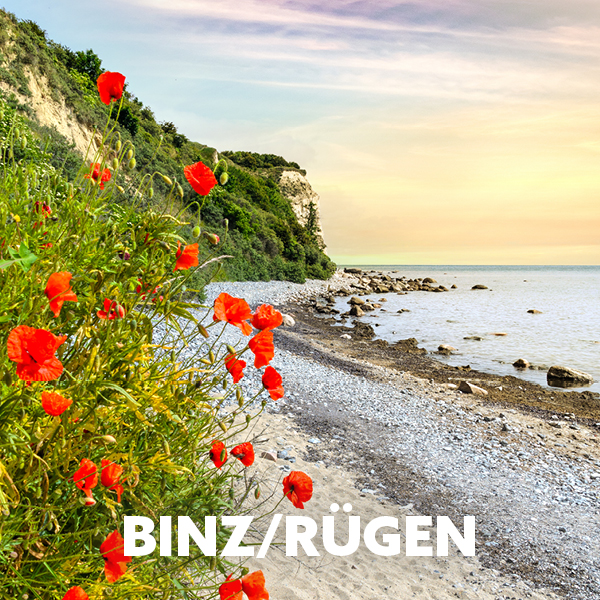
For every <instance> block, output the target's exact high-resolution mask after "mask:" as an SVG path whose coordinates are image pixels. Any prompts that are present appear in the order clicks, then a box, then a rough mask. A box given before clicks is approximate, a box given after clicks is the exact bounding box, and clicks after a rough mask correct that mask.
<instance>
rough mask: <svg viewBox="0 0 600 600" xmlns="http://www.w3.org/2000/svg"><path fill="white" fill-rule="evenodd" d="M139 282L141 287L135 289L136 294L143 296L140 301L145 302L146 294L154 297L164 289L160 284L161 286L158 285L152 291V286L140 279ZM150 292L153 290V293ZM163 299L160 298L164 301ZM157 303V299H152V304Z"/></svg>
mask: <svg viewBox="0 0 600 600" xmlns="http://www.w3.org/2000/svg"><path fill="white" fill-rule="evenodd" d="M138 281H139V282H140V285H138V286H137V287H136V288H135V293H136V294H142V295H141V296H140V300H145V299H146V294H150V296H154V295H155V294H157V293H158V290H159V289H160V288H161V287H162V285H160V284H159V285H157V286H156V287H155V288H154V290H152V286H151V285H146V284H145V283H144V282H143V281H142V280H141V279H140V278H139V277H138ZM144 288H145V289H144ZM150 290H152V291H150ZM142 292H143V293H142ZM162 299H163V297H162V296H160V300H162ZM155 301H156V298H152V302H155Z"/></svg>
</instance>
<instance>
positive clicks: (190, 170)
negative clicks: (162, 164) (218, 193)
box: [183, 162, 217, 196]
mask: <svg viewBox="0 0 600 600" xmlns="http://www.w3.org/2000/svg"><path fill="white" fill-rule="evenodd" d="M183 174H184V175H185V178H186V179H187V180H188V183H189V184H190V185H191V186H192V188H194V191H196V192H198V194H200V195H201V196H206V195H207V194H208V193H209V192H210V190H212V189H213V188H214V187H215V185H217V180H216V179H215V174H214V173H213V172H212V171H211V170H210V169H209V168H208V167H207V166H206V165H205V164H204V163H201V162H197V163H196V164H194V165H188V166H187V167H184V168H183Z"/></svg>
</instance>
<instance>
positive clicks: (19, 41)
mask: <svg viewBox="0 0 600 600" xmlns="http://www.w3.org/2000/svg"><path fill="white" fill-rule="evenodd" d="M0 24H1V25H2V27H0V31H2V32H3V34H2V35H0V52H2V55H0V79H1V80H4V81H6V82H7V83H9V85H10V86H11V87H13V88H14V89H16V90H18V91H19V92H20V93H22V94H30V91H29V79H28V76H29V75H28V73H32V74H34V75H35V76H36V77H39V78H41V79H45V80H46V81H47V83H48V89H49V90H50V92H51V93H52V95H53V97H54V98H55V99H56V100H59V101H61V102H62V101H64V102H65V103H66V105H67V106H68V107H69V108H71V110H72V111H73V114H74V116H75V118H76V119H77V120H78V121H79V122H80V123H81V124H82V125H84V126H86V127H89V128H95V129H96V130H100V129H101V128H102V127H103V124H104V123H105V122H106V119H107V118H109V116H110V119H111V127H114V128H115V131H116V132H118V133H119V135H120V137H121V139H122V141H123V143H131V144H132V145H133V146H134V148H135V158H136V162H137V168H138V169H139V170H141V171H143V172H146V173H155V172H160V173H162V174H164V175H166V176H167V177H169V178H170V179H171V180H172V181H180V182H181V184H182V187H183V190H184V198H183V202H184V204H186V205H187V207H188V216H189V218H191V219H194V220H195V221H196V222H197V223H199V224H201V225H203V226H204V227H205V228H208V229H210V230H211V231H213V232H214V233H216V234H218V235H219V236H220V237H221V239H222V240H223V243H222V246H221V250H222V252H223V253H224V254H229V255H232V256H233V258H232V259H230V260H228V261H226V262H225V264H224V266H223V270H222V271H221V275H220V276H221V277H223V278H228V279H238V280H247V279H250V280H252V279H265V280H266V279H291V280H293V281H298V282H302V281H304V280H305V278H307V277H314V278H327V277H329V276H331V274H332V273H333V271H334V269H335V265H334V264H333V263H332V262H331V261H330V260H329V258H328V257H327V256H326V255H325V254H324V253H323V251H322V248H321V247H320V244H319V241H318V240H317V239H316V237H315V235H314V231H313V228H314V224H313V225H311V224H310V222H309V223H307V224H306V225H304V226H302V225H300V224H299V223H298V220H297V218H296V216H295V215H294V212H293V210H292V208H291V205H290V202H289V200H288V199H287V198H285V197H284V196H283V195H282V194H281V191H280V190H279V187H278V185H277V181H278V176H279V175H280V173H281V171H282V170H284V169H297V170H299V171H300V172H302V173H303V174H305V171H303V170H301V169H300V167H299V165H298V164H297V163H295V162H288V161H286V160H285V159H284V158H282V157H280V156H276V155H273V154H257V153H252V152H229V151H228V152H223V153H221V156H220V157H219V154H218V153H217V151H216V150H215V149H214V148H211V147H209V146H206V145H203V144H200V143H198V142H193V141H190V140H189V139H188V138H187V137H186V136H185V135H183V134H182V133H180V132H179V131H178V130H177V127H176V126H175V124H174V123H172V122H162V123H158V122H157V121H156V118H155V115H154V113H153V111H152V110H151V109H150V108H149V107H147V106H144V104H143V102H141V101H140V100H139V99H138V98H136V97H135V96H133V95H132V94H131V93H130V92H128V91H127V89H126V91H125V94H124V97H123V104H122V107H121V110H120V111H119V112H118V115H117V113H116V111H115V110H113V111H112V112H110V109H109V108H108V107H106V106H105V105H103V104H102V103H101V102H99V100H98V98H97V94H96V93H95V81H96V78H97V75H98V74H99V73H100V71H101V68H102V67H101V60H100V58H99V57H98V56H97V55H96V54H95V53H94V52H93V51H92V50H87V51H85V52H82V51H78V52H73V51H72V50H70V49H69V48H67V47H65V46H62V45H60V44H56V43H55V42H52V41H51V40H48V39H47V37H46V34H45V32H44V31H43V30H42V29H41V28H40V27H39V26H37V25H36V24H35V23H33V22H30V21H19V20H18V19H16V17H14V15H10V14H9V13H5V12H3V11H1V10H0ZM11 40H13V41H15V43H14V44H13V45H12V46H11V43H10V42H11ZM11 48H12V49H11ZM2 56H4V60H2ZM33 128H34V129H35V130H36V131H37V133H39V135H40V136H42V138H43V139H44V140H45V143H47V149H48V152H49V153H50V154H52V155H53V157H54V158H52V159H51V161H52V164H53V166H54V167H55V168H59V169H60V168H61V165H62V169H63V171H64V173H65V174H68V175H69V176H70V177H73V176H74V175H75V172H76V170H78V168H79V167H80V166H81V164H80V165H79V166H78V167H77V169H76V168H75V164H74V160H73V149H72V148H70V147H69V146H70V145H69V142H68V141H67V140H65V139H64V138H61V136H60V135H59V134H56V133H51V132H49V131H48V130H44V129H43V128H40V127H39V126H33ZM219 159H221V160H219ZM197 161H203V162H204V163H205V164H207V165H208V166H209V167H211V168H214V169H215V173H216V175H217V177H220V175H221V174H222V173H223V172H225V171H226V172H227V175H228V181H227V182H226V183H225V184H224V185H221V186H219V187H218V188H217V189H215V190H214V191H213V192H211V194H210V196H209V197H208V198H207V200H206V201H205V203H204V206H203V207H202V209H201V210H200V207H199V206H198V204H197V196H196V194H195V193H194V192H193V191H192V190H191V189H190V188H189V186H188V185H187V183H186V182H185V181H182V178H181V170H182V167H183V166H184V165H186V164H191V163H195V162H197ZM128 181H129V175H128V174H127V172H125V173H121V174H120V175H119V177H118V183H119V184H120V185H121V186H122V187H123V188H124V189H125V193H124V194H123V195H122V196H120V197H119V198H118V201H119V202H123V203H124V205H126V204H127V203H129V204H131V203H134V202H137V199H136V198H135V196H133V195H132V192H133V188H131V186H129V185H128ZM152 188H153V191H154V196H153V198H152V199H151V200H150V199H148V198H146V199H144V201H143V202H142V205H143V208H144V209H146V208H148V207H151V208H156V209H160V210H162V208H163V207H164V205H165V197H166V195H167V194H168V192H169V186H168V185H167V184H166V183H164V181H163V180H162V179H161V178H156V177H155V178H153V181H152ZM191 229H192V226H190V227H189V228H188V229H187V230H186V234H187V235H189V234H190V233H191ZM203 281H204V279H203V277H202V276H200V275H197V276H196V277H195V281H194V285H197V286H200V284H201V283H203Z"/></svg>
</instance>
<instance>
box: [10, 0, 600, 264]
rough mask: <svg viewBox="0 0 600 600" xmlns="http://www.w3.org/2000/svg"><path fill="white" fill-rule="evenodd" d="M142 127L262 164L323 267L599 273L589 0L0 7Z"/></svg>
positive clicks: (82, 2)
mask: <svg viewBox="0 0 600 600" xmlns="http://www.w3.org/2000/svg"><path fill="white" fill-rule="evenodd" d="M2 4H3V5H4V7H5V8H6V9H7V10H9V11H11V12H13V13H15V14H16V15H17V17H19V18H21V19H32V20H34V21H36V22H37V23H38V24H39V25H40V26H41V27H42V28H43V29H45V30H46V31H47V33H48V35H49V37H50V38H52V39H54V40H55V41H57V42H59V43H61V44H64V45H66V46H69V47H70V48H72V49H73V50H84V49H87V48H92V49H93V50H94V51H95V52H96V53H97V54H98V55H99V56H100V57H101V58H102V60H103V67H104V68H106V69H108V70H111V71H120V72H122V73H124V74H125V75H126V76H127V82H128V83H129V89H130V91H131V92H132V93H133V94H135V95H136V96H138V97H139V98H140V99H141V100H142V101H143V102H144V103H145V104H147V105H149V106H150V107H151V108H152V110H153V111H154V113H155V114H156V117H157V119H158V120H159V121H173V122H174V123H175V124H176V125H177V127H178V129H179V130H180V131H181V132H182V133H184V134H185V135H187V136H188V137H189V138H190V139H193V140H196V141H199V142H202V143H205V144H209V145H211V146H214V147H216V148H217V149H219V150H250V151H255V152H269V153H275V154H280V155H282V156H284V157H285V158H287V159H288V160H293V161H296V162H298V163H300V165H301V166H302V167H303V168H305V169H306V170H307V172H308V178H309V180H310V182H311V184H312V186H313V187H314V189H315V190H316V191H317V192H318V193H319V194H320V196H321V214H322V221H323V229H324V232H325V239H326V242H327V244H328V252H329V254H330V255H331V256H332V258H333V259H334V260H335V261H336V262H339V263H341V264H349V263H353V264H600V2H599V1H598V0H569V2H566V1H565V0H528V1H520V0H514V1H509V0H415V1H412V2H410V1H407V2H403V1H399V0H377V1H367V0H355V1H351V0H327V1H326V2H322V1H319V2H318V1H316V0H315V1H311V0H214V1H209V0H168V1H167V0H103V1H102V2H97V1H94V2H91V1H88V0H54V1H52V2H50V1H49V0H27V1H25V2H24V1H23V0H3V1H2Z"/></svg>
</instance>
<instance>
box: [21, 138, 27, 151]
mask: <svg viewBox="0 0 600 600" xmlns="http://www.w3.org/2000/svg"><path fill="white" fill-rule="evenodd" d="M25 148H27V138H26V137H23V138H21V150H25Z"/></svg>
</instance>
